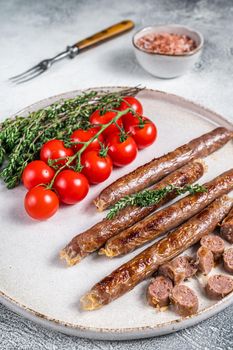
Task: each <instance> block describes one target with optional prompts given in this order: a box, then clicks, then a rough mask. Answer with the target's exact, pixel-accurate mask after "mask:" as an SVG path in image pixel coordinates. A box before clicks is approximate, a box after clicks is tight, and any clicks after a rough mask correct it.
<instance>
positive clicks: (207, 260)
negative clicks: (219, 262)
mask: <svg viewBox="0 0 233 350" xmlns="http://www.w3.org/2000/svg"><path fill="white" fill-rule="evenodd" d="M197 265H198V270H199V271H200V272H202V273H203V274H204V275H208V273H210V271H211V270H212V268H213V267H214V255H213V253H212V252H211V250H209V249H208V248H206V247H204V246H201V247H200V248H199V249H198V251H197Z"/></svg>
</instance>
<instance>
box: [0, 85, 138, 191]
mask: <svg viewBox="0 0 233 350" xmlns="http://www.w3.org/2000/svg"><path fill="white" fill-rule="evenodd" d="M140 90H141V88H138V87H136V88H129V89H122V90H120V91H117V92H114V93H113V92H108V91H99V92H96V91H89V92H86V93H84V94H81V95H78V96H76V97H75V98H72V99H67V100H62V101H59V102H56V103H53V104H52V105H50V106H49V107H46V108H43V109H40V110H38V111H35V112H31V113H29V115H28V116H27V117H22V116H16V117H14V118H8V119H6V120H5V121H4V122H2V123H0V166H1V165H3V169H2V170H1V171H0V177H1V178H2V179H3V180H4V181H5V183H6V186H7V187H8V188H13V187H15V186H17V185H18V184H19V182H20V179H21V175H22V172H23V170H24V168H25V166H26V165H27V164H28V163H29V162H30V161H32V160H34V159H36V158H37V157H38V155H39V151H40V149H41V147H42V145H43V144H44V143H45V142H47V141H49V140H51V139H54V138H57V139H60V140H63V141H65V144H68V143H69V138H70V135H71V133H72V132H73V131H74V130H75V129H78V128H82V129H87V128H88V127H89V126H90V123H89V117H90V114H91V113H93V112H94V111H95V110H96V109H101V110H102V109H105V110H109V109H114V108H117V107H119V105H120V103H121V102H122V97H124V96H127V95H135V94H137V93H138V92H139V91H140ZM5 160H7V162H6V163H4V161H5Z"/></svg>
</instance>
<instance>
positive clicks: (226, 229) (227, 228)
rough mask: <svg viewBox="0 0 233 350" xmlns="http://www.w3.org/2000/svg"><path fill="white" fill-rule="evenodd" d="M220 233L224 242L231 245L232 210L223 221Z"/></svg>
mask: <svg viewBox="0 0 233 350" xmlns="http://www.w3.org/2000/svg"><path fill="white" fill-rule="evenodd" d="M220 233H221V236H222V237H223V238H224V239H225V240H226V241H228V242H229V243H233V210H231V211H230V213H229V215H227V217H226V219H225V220H223V222H222V224H221V229H220Z"/></svg>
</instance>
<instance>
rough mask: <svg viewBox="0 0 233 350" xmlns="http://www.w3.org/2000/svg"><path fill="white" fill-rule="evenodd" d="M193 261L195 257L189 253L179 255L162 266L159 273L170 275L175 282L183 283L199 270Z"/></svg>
mask: <svg viewBox="0 0 233 350" xmlns="http://www.w3.org/2000/svg"><path fill="white" fill-rule="evenodd" d="M192 262H193V259H192V258H191V257H190V256H188V255H184V256H178V257H177V258H175V259H173V260H171V261H169V262H167V263H166V264H163V265H162V266H160V268H159V274H161V275H163V276H166V277H169V278H170V279H171V280H172V281H173V282H174V284H178V283H181V282H183V281H184V280H185V279H187V278H189V277H191V276H193V275H195V273H196V272H197V268H196V267H195V266H194V264H193V263H192Z"/></svg>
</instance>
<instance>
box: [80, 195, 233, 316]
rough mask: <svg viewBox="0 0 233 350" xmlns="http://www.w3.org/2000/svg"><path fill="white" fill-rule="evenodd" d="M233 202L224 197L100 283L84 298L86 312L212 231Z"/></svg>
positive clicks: (118, 294)
mask: <svg viewBox="0 0 233 350" xmlns="http://www.w3.org/2000/svg"><path fill="white" fill-rule="evenodd" d="M232 204H233V203H232V199H230V198H229V197H227V196H222V197H220V198H218V199H216V200H215V201H214V202H213V203H211V204H210V205H209V206H208V207H207V208H205V209H204V210H203V211H201V212H200V213H199V214H197V215H196V216H194V217H192V218H191V219H190V220H188V221H187V222H186V223H184V224H183V225H181V226H180V227H179V228H178V229H176V230H175V231H173V232H171V233H170V234H169V235H168V236H167V237H165V238H163V239H161V240H160V241H158V242H156V243H155V244H153V245H152V246H151V247H149V248H147V249H145V250H144V251H143V252H141V253H140V254H138V255H137V256H135V257H134V258H133V259H131V260H130V261H128V262H126V263H125V264H123V265H122V266H120V267H119V268H117V269H116V270H115V271H113V272H112V273H111V274H110V275H108V276H107V277H105V278H104V279H102V281H100V282H98V283H97V284H96V285H95V286H94V287H93V288H92V289H91V290H90V291H89V292H88V293H87V294H85V295H84V296H83V297H82V298H81V304H82V307H83V309H84V310H94V309H98V308H100V307H102V306H103V305H105V304H108V303H110V302H111V301H113V300H114V299H116V298H118V297H120V296H121V295H123V294H125V293H127V292H128V291H130V290H131V289H133V288H134V287H135V286H136V285H137V284H139V283H140V282H141V281H142V280H144V279H145V278H147V277H149V276H150V275H151V274H153V273H154V272H155V271H157V270H158V268H159V266H160V265H162V264H164V263H166V262H167V261H169V260H171V259H172V258H174V257H175V256H177V255H179V254H180V253H182V252H183V251H185V250H186V249H187V248H189V247H190V246H192V245H193V244H195V243H197V242H198V241H199V240H200V239H201V237H203V236H204V235H206V234H208V233H210V232H212V231H213V230H214V229H215V227H216V226H217V225H218V223H219V222H221V221H222V219H223V218H224V217H225V216H226V215H227V214H228V212H229V210H230V209H231V207H232Z"/></svg>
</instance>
